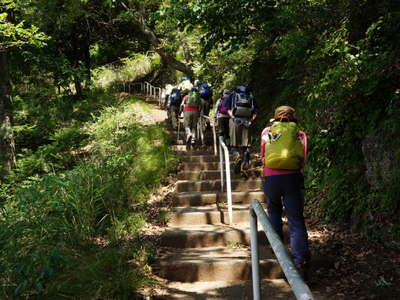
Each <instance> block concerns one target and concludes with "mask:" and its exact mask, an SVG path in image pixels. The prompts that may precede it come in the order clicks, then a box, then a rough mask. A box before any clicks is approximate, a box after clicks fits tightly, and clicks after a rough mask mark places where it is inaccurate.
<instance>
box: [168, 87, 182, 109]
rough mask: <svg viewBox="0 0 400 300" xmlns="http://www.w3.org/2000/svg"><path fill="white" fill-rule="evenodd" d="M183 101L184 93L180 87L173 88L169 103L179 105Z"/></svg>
mask: <svg viewBox="0 0 400 300" xmlns="http://www.w3.org/2000/svg"><path fill="white" fill-rule="evenodd" d="M181 102H182V93H181V90H180V89H178V88H173V89H172V91H171V95H170V96H169V105H173V106H179V105H181Z"/></svg>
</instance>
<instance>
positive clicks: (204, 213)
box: [168, 205, 249, 226]
mask: <svg viewBox="0 0 400 300" xmlns="http://www.w3.org/2000/svg"><path fill="white" fill-rule="evenodd" d="M232 218H233V223H234V224H243V223H246V224H247V223H248V222H249V207H248V205H233V207H232ZM206 224H212V225H219V224H229V216H228V209H227V208H225V207H223V208H218V207H217V206H216V205H209V206H198V207H175V208H173V209H172V211H171V212H170V219H169V221H168V225H169V226H191V225H206Z"/></svg>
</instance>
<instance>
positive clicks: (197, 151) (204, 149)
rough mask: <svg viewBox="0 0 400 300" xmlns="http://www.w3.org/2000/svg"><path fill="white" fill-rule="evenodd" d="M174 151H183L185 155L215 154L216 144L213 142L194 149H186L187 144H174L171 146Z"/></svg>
mask: <svg viewBox="0 0 400 300" xmlns="http://www.w3.org/2000/svg"><path fill="white" fill-rule="evenodd" d="M171 149H172V151H175V152H183V153H184V154H185V155H186V154H188V155H191V154H196V155H201V154H209V155H213V154H214V146H212V144H210V145H206V146H202V147H200V148H197V149H194V150H192V149H191V150H189V151H186V145H172V146H171Z"/></svg>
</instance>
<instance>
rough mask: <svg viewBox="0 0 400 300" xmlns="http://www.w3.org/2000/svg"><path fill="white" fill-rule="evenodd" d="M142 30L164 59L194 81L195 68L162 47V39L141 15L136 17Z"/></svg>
mask: <svg viewBox="0 0 400 300" xmlns="http://www.w3.org/2000/svg"><path fill="white" fill-rule="evenodd" d="M135 21H136V23H137V25H138V27H139V29H140V31H141V32H142V33H143V35H144V36H145V37H146V39H147V40H148V42H149V43H150V44H151V45H152V46H153V47H154V50H155V51H156V52H157V53H158V54H159V55H160V56H161V58H162V60H163V61H164V62H165V63H166V64H168V65H170V66H171V67H172V68H174V69H176V70H178V71H181V72H182V73H184V74H185V75H186V76H187V77H189V78H190V79H191V80H192V81H193V80H194V73H193V70H192V69H191V68H190V67H189V66H187V65H186V64H184V63H182V62H181V61H179V60H177V59H175V57H173V56H172V55H171V54H170V53H168V52H167V51H166V50H165V49H163V48H162V46H161V43H160V41H159V40H158V38H157V37H156V35H155V33H154V32H153V31H152V30H151V29H150V28H149V27H148V26H147V24H146V23H145V20H144V17H139V18H136V19H135Z"/></svg>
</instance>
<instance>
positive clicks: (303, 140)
mask: <svg viewBox="0 0 400 300" xmlns="http://www.w3.org/2000/svg"><path fill="white" fill-rule="evenodd" d="M270 128H271V127H270V126H269V127H266V128H264V130H263V131H262V133H261V149H260V157H261V159H262V160H263V162H264V156H265V143H266V142H267V141H268V132H269V130H270ZM298 137H299V139H300V142H301V143H302V144H303V146H304V161H306V159H307V135H306V134H305V132H304V131H301V130H299V132H298ZM302 172H303V170H302V169H299V170H283V169H272V168H268V167H266V166H265V165H264V169H263V174H264V176H273V175H286V174H296V173H302Z"/></svg>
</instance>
